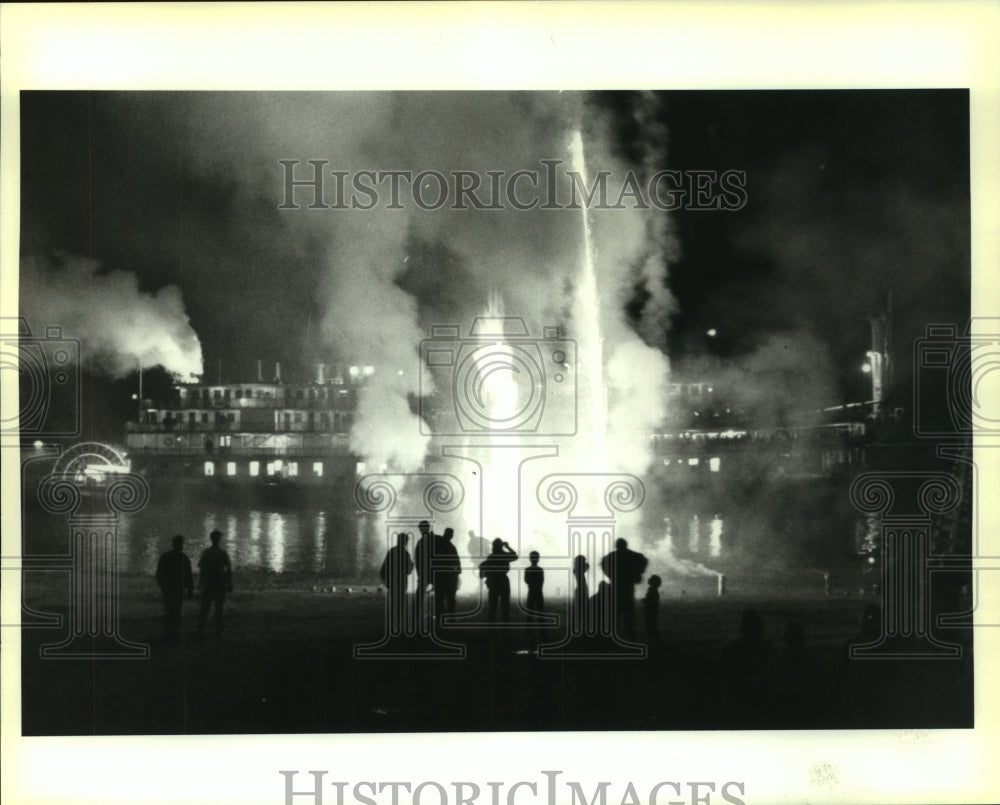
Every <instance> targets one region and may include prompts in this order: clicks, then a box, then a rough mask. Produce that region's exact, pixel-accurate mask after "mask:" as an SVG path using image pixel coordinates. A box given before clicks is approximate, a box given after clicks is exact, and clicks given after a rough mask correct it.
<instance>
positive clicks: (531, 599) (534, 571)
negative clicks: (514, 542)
mask: <svg viewBox="0 0 1000 805" xmlns="http://www.w3.org/2000/svg"><path fill="white" fill-rule="evenodd" d="M539 558H540V557H539V555H538V551H532V552H531V553H529V554H528V561H529V562H531V564H530V565H528V567H526V568H525V569H524V585H525V586H526V587H527V588H528V600H527V602H526V604H525V606H526V607H527V609H528V610H530V611H531V612H544V611H545V597H544V595H543V594H542V587H544V586H545V571H544V570H542V568H540V567H539V566H538V560H539ZM539 620H540V618H537V617H536V616H534V615H529V616H528V622H529V623H536V622H538V621H539Z"/></svg>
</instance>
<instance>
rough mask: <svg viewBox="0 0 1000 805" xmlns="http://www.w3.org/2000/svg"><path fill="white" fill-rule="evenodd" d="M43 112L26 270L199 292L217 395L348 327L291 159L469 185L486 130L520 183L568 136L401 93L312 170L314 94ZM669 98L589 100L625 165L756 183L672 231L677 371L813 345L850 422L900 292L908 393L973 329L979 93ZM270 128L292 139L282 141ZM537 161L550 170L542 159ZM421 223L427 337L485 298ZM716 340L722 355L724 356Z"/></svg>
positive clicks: (525, 120) (539, 106) (68, 104)
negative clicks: (452, 170)
mask: <svg viewBox="0 0 1000 805" xmlns="http://www.w3.org/2000/svg"><path fill="white" fill-rule="evenodd" d="M21 97H22V99H21V136H22V163H21V164H22V177H21V188H22V225H21V226H22V229H21V232H22V237H21V255H22V274H24V273H25V272H26V271H34V270H36V268H37V266H39V265H48V266H49V267H50V270H52V271H55V272H56V273H55V274H49V275H46V276H48V278H49V279H48V282H49V283H50V284H49V285H48V286H47V287H50V288H51V287H54V286H53V285H52V284H51V283H55V284H58V282H59V279H58V278H59V276H60V274H59V272H60V271H62V270H66V268H67V266H69V265H71V264H74V262H75V261H79V258H87V257H90V258H93V259H94V260H97V261H99V263H100V265H101V268H100V269H99V270H98V271H99V273H106V272H109V271H115V270H121V271H128V272H134V274H135V275H136V276H137V278H138V290H139V291H140V292H147V293H153V292H156V291H158V290H160V289H161V288H163V287H164V286H167V285H176V286H178V287H179V289H180V292H181V294H182V297H183V306H184V310H185V311H186V313H187V315H188V316H189V317H190V321H191V325H192V327H193V329H194V331H195V332H196V333H197V336H198V338H199V339H200V341H201V345H202V348H203V352H204V359H205V368H206V371H207V373H209V374H210V375H211V376H214V373H215V366H216V359H217V358H218V357H220V356H224V360H225V367H226V371H227V373H228V374H231V375H236V376H245V375H246V373H248V372H250V371H251V367H252V365H253V361H254V359H256V358H263V359H265V360H267V361H275V360H281V361H282V362H283V363H286V364H287V365H289V366H291V367H295V366H296V365H297V364H303V365H304V364H307V363H309V362H310V361H313V360H315V359H316V357H317V356H316V355H314V354H309V353H310V349H309V347H308V345H309V343H310V342H311V341H313V340H315V338H316V333H317V332H318V330H319V329H320V327H321V326H322V321H323V319H324V315H325V311H324V304H323V302H322V299H323V295H322V293H320V292H319V290H318V289H319V288H321V287H322V286H323V283H324V273H325V272H326V271H327V270H328V269H327V268H325V265H326V257H325V252H326V249H327V244H326V242H325V234H324V231H323V227H324V226H325V225H326V222H324V221H323V220H322V219H318V218H315V217H314V218H313V219H312V221H311V222H310V223H309V225H308V226H304V227H298V226H297V225H293V224H291V223H290V219H289V216H288V215H287V214H283V212H282V211H280V210H278V209H277V204H278V203H279V201H280V192H281V190H280V180H279V178H278V175H277V173H276V161H277V159H280V158H283V157H288V156H291V157H297V158H301V159H308V158H314V157H319V158H326V157H328V156H331V157H333V158H336V156H337V153H335V151H336V149H337V148H339V147H340V144H341V143H348V142H349V145H344V151H343V153H344V154H363V155H364V156H365V157H370V158H371V159H373V160H375V163H376V164H378V166H379V167H399V165H398V164H397V165H391V164H390V162H391V160H392V159H393V158H399V155H400V154H410V155H411V156H412V154H413V153H421V152H420V151H419V150H415V149H416V146H414V145H413V143H418V144H424V143H426V144H429V146H432V147H430V150H428V151H427V154H428V156H427V157H426V159H427V160H433V159H434V158H435V155H438V154H445V155H448V154H449V148H452V147H453V148H454V149H456V150H458V151H460V152H462V153H463V154H464V155H465V156H466V157H467V158H468V160H469V161H468V162H467V163H464V164H466V165H467V167H469V168H471V169H474V170H487V169H489V168H490V167H493V166H492V165H490V164H484V163H481V162H480V163H477V162H476V159H477V158H479V157H481V154H482V153H488V151H486V150H485V147H484V150H482V151H477V150H475V149H474V148H471V147H466V146H467V144H468V143H470V142H472V141H473V140H474V139H475V138H476V137H477V136H478V135H477V132H478V131H479V129H477V128H476V127H477V126H480V125H481V126H487V127H492V128H493V129H497V128H498V127H499V128H500V129H501V131H500V133H499V135H497V136H498V140H499V139H501V138H502V140H503V141H506V140H509V141H510V143H509V146H505V147H509V149H510V153H507V154H504V155H503V158H502V159H500V160H499V161H500V163H501V164H511V165H516V164H517V144H518V143H519V142H531V141H532V140H533V139H537V140H539V141H542V142H544V141H545V137H546V136H547V134H548V133H549V132H551V131H552V130H553V128H555V127H557V126H558V122H559V110H558V108H557V107H558V103H553V104H552V105H551V108H549V104H548V102H547V101H543V102H541V103H539V102H538V97H543V98H548V97H549V96H531V95H524V96H509V94H505V95H504V103H503V104H497V106H498V107H502V108H498V109H497V110H494V109H493V108H492V105H493V104H492V98H491V97H490V96H489V95H488V94H486V93H477V94H475V96H473V95H471V94H470V96H468V97H469V98H470V99H473V97H474V102H472V101H471V100H470V104H471V105H472V106H473V107H475V108H474V109H473V111H471V112H470V113H469V115H468V118H467V119H466V118H465V117H463V116H462V115H459V114H456V113H455V112H454V109H455V108H456V107H462V106H463V104H464V100H463V101H462V102H461V103H459V102H457V101H456V100H455V94H451V95H448V94H441V93H436V94H433V95H428V96H426V98H427V104H428V106H429V108H430V111H429V112H428V114H427V116H426V118H425V119H422V118H421V117H420V114H419V111H420V109H421V108H422V107H423V105H424V103H425V101H424V99H423V97H421V96H416V95H413V94H411V96H410V97H408V98H405V99H403V101H402V102H401V103H399V102H398V101H399V96H387V95H382V96H379V98H378V103H376V104H374V107H375V111H374V112H369V111H367V110H368V109H370V108H371V106H372V105H371V104H369V105H367V106H363V107H362V106H359V107H358V108H359V109H361V108H364V109H365V110H366V111H363V112H360V111H359V112H358V119H357V120H355V119H354V118H353V117H350V116H349V115H348V112H349V110H350V102H349V101H345V102H343V103H341V101H339V100H338V101H337V103H334V104H333V108H332V109H331V110H329V111H328V112H327V111H321V112H317V111H316V110H314V109H310V111H309V113H308V116H307V118H306V119H305V120H303V121H302V127H303V128H308V127H309V126H315V125H317V124H316V121H317V120H319V121H322V120H323V117H322V115H323V114H329V115H330V116H331V117H330V120H331V124H330V125H331V131H332V134H330V135H329V137H330V139H318V140H317V141H316V142H317V145H316V146H315V149H314V150H313V151H312V152H308V151H307V150H305V149H306V148H308V146H302V145H301V142H303V141H302V140H298V139H296V138H295V137H294V136H292V135H289V136H288V137H287V138H286V137H285V130H284V129H282V128H281V125H282V124H281V121H284V124H283V125H284V126H287V127H288V129H289V130H291V129H295V128H296V126H297V123H298V120H297V115H298V110H299V109H300V107H302V106H309V107H314V106H316V105H317V104H313V103H312V102H311V101H310V100H309V97H308V96H297V97H294V96H293V97H289V96H268V98H267V102H266V104H262V102H261V96H259V95H248V94H244V95H240V94H237V93H230V94H228V96H227V97H224V98H223V97H222V96H204V95H203V96H201V97H199V98H197V99H195V101H194V102H193V103H192V102H191V100H192V98H193V96H192V95H173V94H167V93H160V94H150V93H144V94H141V93H130V94H115V93H94V94H87V93H61V92H44V93H40V92H35V93H31V92H29V93H22V96H21ZM342 97H343V96H342ZM442 97H444V98H445V100H443V101H442V100H441V98H442ZM216 100H218V103H216ZM655 100H656V103H655V104H653V105H652V106H653V111H652V112H649V111H647V112H646V113H645V116H638V115H636V114H635V109H636V108H637V107H639V106H642V105H645V106H647V107H648V106H649V105H650V104H649V99H648V97H646V98H643V97H640V96H639V95H638V94H634V93H601V94H597V95H593V96H590V97H589V98H588V99H587V108H589V109H590V110H591V113H592V114H594V115H597V111H595V110H600V112H602V113H605V114H607V115H608V116H609V119H610V131H611V134H610V135H609V139H610V142H609V143H608V153H610V154H615V155H617V156H619V157H622V158H623V159H625V160H627V161H628V162H630V163H634V164H637V165H638V164H639V163H641V162H642V160H643V159H648V158H649V155H650V152H651V149H654V150H655V151H656V152H655V153H653V159H654V161H655V162H656V163H657V164H659V165H665V166H667V167H671V168H676V169H681V170H690V169H715V170H718V171H723V170H727V169H738V170H744V171H746V174H747V197H748V203H747V205H746V206H745V207H744V208H743V209H742V210H739V211H737V212H714V211H713V212H705V211H689V210H682V211H678V212H675V213H673V214H671V220H670V223H669V226H670V229H671V231H672V233H673V238H674V240H673V241H672V242H671V244H670V245H669V246H668V248H666V249H665V250H664V251H663V252H662V253H663V254H670V253H674V257H673V259H672V261H671V262H670V265H669V266H668V267H667V272H668V273H667V276H668V279H667V283H668V286H669V289H670V291H671V292H672V294H673V296H674V298H675V300H676V302H675V305H674V308H673V313H672V315H671V316H670V334H669V341H668V344H669V351H670V353H671V359H672V362H673V363H674V365H675V366H679V367H682V368H687V369H688V370H689V371H691V372H699V371H702V370H704V369H705V367H706V366H708V365H711V362H710V360H709V358H710V359H711V360H716V361H723V362H736V363H739V362H741V361H747V362H750V363H752V362H753V361H754V360H755V358H754V356H755V355H759V354H762V351H766V350H768V349H772V348H773V347H774V344H773V339H774V338H775V337H777V338H778V339H779V340H780V339H781V338H783V337H784V336H785V335H787V334H790V333H793V334H796V336H802V337H804V338H805V339H806V340H808V341H809V342H810V343H815V344H818V345H820V347H821V348H822V350H823V351H824V353H825V360H827V361H828V364H829V373H830V375H831V377H830V382H831V386H830V394H831V395H832V396H833V397H834V398H840V399H832V400H831V402H840V401H842V400H843V399H858V398H860V396H861V395H862V394H863V393H864V385H863V384H864V378H863V377H862V376H861V375H860V373H859V366H860V364H861V362H862V360H863V356H864V351H865V349H866V348H867V347H868V326H867V322H866V316H867V315H868V314H869V313H871V312H873V311H875V310H876V309H877V308H878V306H879V305H880V303H881V301H882V300H884V298H885V294H886V292H887V291H889V290H890V289H891V291H892V294H893V302H894V312H895V322H894V324H895V328H894V338H895V345H896V349H897V353H898V355H897V369H898V370H899V371H900V374H901V375H902V377H904V378H905V377H906V375H907V370H906V364H908V363H909V359H910V358H909V356H910V346H909V345H910V343H911V342H912V339H913V338H914V337H916V336H919V335H921V334H922V332H923V330H924V327H925V325H926V324H927V323H929V322H934V321H945V322H962V321H964V319H965V318H967V317H968V311H969V294H970V275H969V271H970V268H969V150H968V140H969V136H968V135H969V127H968V95H967V93H966V92H965V91H963V90H955V91H898V90H893V91H803V92H779V91H738V92H737V91H725V92H711V91H690V92H666V93H661V94H659V96H658V97H657V98H656V99H655ZM337 104H340V106H339V107H338V105H337ZM262 106H266V108H267V112H266V114H262V113H260V111H259V110H260V108H261V107H262ZM341 107H343V108H341ZM383 107H384V108H383ZM345 109H346V110H347V111H345ZM441 109H444V110H445V112H444V113H441V112H440V110H441ZM511 110H513V112H512V111H511ZM518 110H523V112H524V113H523V115H522V116H519V115H518ZM539 110H542V111H539ZM244 112H245V114H244ZM338 115H339V117H338ZM345 120H346V121H348V122H346V123H345V122H344V121H345ZM470 121H471V122H470ZM660 124H662V125H665V127H666V136H665V141H666V149H665V150H664V149H663V148H662V145H663V143H662V142H660V141H659V140H658V139H656V138H654V137H651V136H650V134H651V131H653V130H654V129H655V130H656V131H658V132H660V133H661V134H662V130H661V129H660V128H659V127H660ZM262 126H263V127H264V128H267V127H268V126H271V127H273V129H269V130H268V131H267V132H264V133H263V134H262V133H261V131H260V129H261V127H262ZM275 131H276V132H278V133H277V134H274V132H275ZM397 140H398V141H399V142H400V143H401V144H400V145H399V146H398V147H397V145H396V141H397ZM306 142H308V141H307V140H306ZM320 143H322V144H320ZM330 143H334V145H330ZM324 148H325V149H327V150H323V149H324ZM330 149H333V150H330ZM406 149H410V150H406ZM525 156H526V157H527V158H526V159H525V160H524V161H525V162H526V163H528V164H527V166H528V167H531V166H532V165H531V162H532V161H533V160H535V159H536V155H535V154H532V155H530V157H529V156H527V155H525ZM380 158H383V159H387V160H390V162H384V161H383V162H378V160H379V159H380ZM456 159H458V157H456ZM504 159H506V160H508V161H507V162H504ZM588 159H589V157H588ZM427 164H435V163H433V162H428V163H427ZM456 164H457V163H456ZM419 167H422V166H419ZM447 167H452V166H447ZM590 167H591V168H592V169H593V168H594V167H595V165H594V164H591V165H590ZM596 167H600V165H596ZM324 214H328V213H320V215H324ZM328 220H329V219H327V221H328ZM317 221H319V223H316V222H317ZM409 226H410V228H409V230H408V232H407V233H405V240H406V242H407V249H406V252H407V259H409V258H413V263H408V267H407V268H406V269H405V270H404V271H403V272H402V273H401V274H399V275H397V276H396V278H395V280H394V281H395V283H396V284H397V285H398V286H399V287H401V288H403V289H404V290H406V291H407V293H408V294H411V295H412V297H413V298H415V299H417V302H418V307H419V313H418V317H417V318H418V321H419V323H420V324H421V325H424V324H425V323H426V321H427V320H428V319H427V316H426V315H425V310H431V309H433V310H435V313H434V314H433V315H437V311H436V308H435V306H438V308H446V307H453V306H454V305H457V304H460V303H461V299H459V298H458V297H461V295H462V294H463V293H464V292H465V290H466V289H472V288H475V289H476V290H477V291H478V290H479V285H478V284H476V283H477V282H478V280H477V281H471V280H469V281H468V284H466V282H467V281H466V279H464V278H460V277H461V272H462V270H463V266H464V265H467V264H468V262H469V261H468V259H467V258H466V257H463V256H462V252H461V248H460V246H459V245H456V243H455V242H454V241H453V239H451V236H450V234H449V233H448V232H447V231H446V230H445V231H444V232H443V233H442V230H440V229H437V230H436V229H435V228H434V227H429V228H425V229H422V228H421V226H422V224H419V222H418V223H417V224H414V223H413V222H412V221H411V222H410V225H409ZM346 238H347V236H346V235H341V234H340V233H338V234H337V235H335V236H334V240H337V241H338V248H341V249H343V248H350V249H364V248H366V244H365V239H364V237H363V236H359V239H358V240H356V241H354V242H346ZM338 239H343V240H338ZM532 242H533V241H532V234H531V233H530V232H529V233H527V234H526V236H525V243H526V244H527V246H526V245H525V244H518V243H515V242H513V241H512V242H511V248H512V250H514V249H519V248H520V249H523V250H525V251H527V249H528V246H531V244H532ZM539 242H540V241H539ZM553 243H554V244H555V245H552V244H549V245H548V246H547V247H551V248H557V246H558V241H554V242H553ZM544 259H545V255H544V254H542V253H539V260H540V261H544ZM86 265H87V270H88V271H92V270H93V266H92V265H91V264H89V263H88V264H86ZM53 266H55V268H52V267H53ZM442 278H446V279H442ZM456 278H459V279H456ZM452 297H454V298H452ZM22 301H23V300H22ZM425 302H426V303H427V305H426V307H425ZM393 304H395V303H393ZM712 327H714V328H716V329H717V331H718V335H717V336H716V337H715V338H714V339H709V338H707V337H706V336H705V335H704V334H705V332H706V330H708V329H709V328H712ZM359 339H360V340H361V341H362V342H363V340H364V335H363V334H361V335H359ZM303 345H306V348H305V349H303ZM344 358H345V359H347V356H344ZM703 359H705V360H709V363H703Z"/></svg>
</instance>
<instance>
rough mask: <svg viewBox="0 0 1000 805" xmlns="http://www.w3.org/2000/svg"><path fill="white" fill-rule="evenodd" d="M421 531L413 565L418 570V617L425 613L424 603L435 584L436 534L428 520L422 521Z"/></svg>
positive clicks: (418, 526)
mask: <svg viewBox="0 0 1000 805" xmlns="http://www.w3.org/2000/svg"><path fill="white" fill-rule="evenodd" d="M417 528H419V529H420V539H418V540H417V544H416V545H415V546H414V548H413V564H414V566H415V567H416V570H417V592H416V598H415V599H414V602H415V603H416V608H417V617H420V616H421V615H422V614H423V611H424V603H425V599H426V597H427V587H428V586H429V585H430V584H432V583H433V578H432V576H431V558H432V557H433V555H434V539H435V537H434V534H433V532H431V524H430V523H428V522H427V521H426V520H421V521H420V523H419V524H418V525H417Z"/></svg>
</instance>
